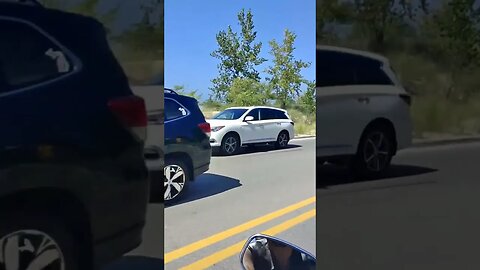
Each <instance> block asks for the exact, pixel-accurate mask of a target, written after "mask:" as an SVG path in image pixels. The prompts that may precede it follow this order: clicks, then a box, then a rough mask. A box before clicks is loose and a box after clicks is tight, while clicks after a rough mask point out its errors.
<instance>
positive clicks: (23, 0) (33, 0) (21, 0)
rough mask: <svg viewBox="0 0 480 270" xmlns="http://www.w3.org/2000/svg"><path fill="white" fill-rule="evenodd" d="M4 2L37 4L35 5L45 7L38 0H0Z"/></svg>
mask: <svg viewBox="0 0 480 270" xmlns="http://www.w3.org/2000/svg"><path fill="white" fill-rule="evenodd" d="M2 2H6V3H14V4H20V5H27V6H35V7H43V5H42V4H41V3H40V2H38V1H37V0H0V3H2Z"/></svg>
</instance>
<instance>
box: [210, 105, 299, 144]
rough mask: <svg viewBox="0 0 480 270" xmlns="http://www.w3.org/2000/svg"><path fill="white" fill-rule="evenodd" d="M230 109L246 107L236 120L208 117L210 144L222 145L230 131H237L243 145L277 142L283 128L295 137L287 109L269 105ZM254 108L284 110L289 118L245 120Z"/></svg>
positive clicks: (291, 136) (290, 135)
mask: <svg viewBox="0 0 480 270" xmlns="http://www.w3.org/2000/svg"><path fill="white" fill-rule="evenodd" d="M228 109H245V110H246V111H245V113H243V114H242V116H241V117H240V118H238V119H235V120H220V119H207V122H208V123H210V126H211V128H212V133H211V135H210V145H211V146H212V147H220V146H221V144H222V140H223V137H224V136H225V135H226V134H227V133H229V132H235V133H237V134H238V135H239V137H240V141H241V145H242V146H245V145H248V144H257V143H258V144H260V143H269V142H275V141H276V140H277V138H278V135H279V134H280V132H281V131H283V130H286V131H288V134H289V138H290V139H293V138H294V136H295V132H294V127H293V125H292V123H293V121H292V120H291V119H290V116H289V115H288V112H287V111H286V110H282V109H278V108H274V107H267V106H252V107H231V108H228ZM228 109H227V110H228ZM254 109H274V110H278V111H282V112H283V113H285V115H286V116H287V118H288V119H270V120H262V119H261V118H260V120H256V121H245V117H246V116H247V115H248V114H249V113H250V112H251V111H252V110H254Z"/></svg>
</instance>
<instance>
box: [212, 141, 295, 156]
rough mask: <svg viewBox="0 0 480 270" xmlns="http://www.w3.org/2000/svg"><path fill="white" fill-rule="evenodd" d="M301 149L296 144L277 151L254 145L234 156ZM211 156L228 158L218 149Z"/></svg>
mask: <svg viewBox="0 0 480 270" xmlns="http://www.w3.org/2000/svg"><path fill="white" fill-rule="evenodd" d="M300 147H302V146H301V145H297V144H289V145H288V146H287V147H285V148H282V149H277V148H275V146H273V145H255V146H248V147H243V148H242V150H241V151H240V153H238V154H237V155H236V156H240V155H248V154H255V153H262V152H275V151H282V150H286V149H294V148H300ZM212 155H213V156H215V157H229V156H225V155H223V154H222V153H220V151H219V150H218V149H214V150H213V151H212Z"/></svg>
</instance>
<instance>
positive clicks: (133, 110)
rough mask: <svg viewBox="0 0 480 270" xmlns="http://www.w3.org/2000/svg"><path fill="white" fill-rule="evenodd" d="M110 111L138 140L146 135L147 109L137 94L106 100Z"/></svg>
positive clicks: (143, 139) (142, 139)
mask: <svg viewBox="0 0 480 270" xmlns="http://www.w3.org/2000/svg"><path fill="white" fill-rule="evenodd" d="M108 107H109V109H110V111H111V112H112V113H113V114H114V115H115V116H116V117H117V118H118V119H119V120H120V122H121V123H122V124H123V125H124V126H125V127H126V128H127V129H128V130H129V131H130V132H131V133H132V135H134V136H135V137H136V138H137V139H138V140H140V141H145V139H146V137H147V123H148V118H147V110H146V108H145V101H144V100H143V99H142V98H140V97H137V96H128V97H121V98H116V99H113V100H110V101H109V102H108Z"/></svg>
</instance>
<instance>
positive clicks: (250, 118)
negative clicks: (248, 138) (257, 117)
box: [243, 115, 254, 122]
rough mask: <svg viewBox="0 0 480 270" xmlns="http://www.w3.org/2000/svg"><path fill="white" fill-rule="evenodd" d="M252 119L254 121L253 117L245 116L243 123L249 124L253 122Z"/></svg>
mask: <svg viewBox="0 0 480 270" xmlns="http://www.w3.org/2000/svg"><path fill="white" fill-rule="evenodd" d="M253 119H254V118H253V116H251V115H248V116H245V119H244V120H243V121H245V122H250V121H253Z"/></svg>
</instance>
